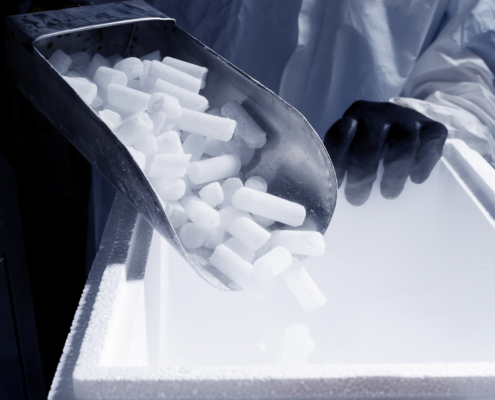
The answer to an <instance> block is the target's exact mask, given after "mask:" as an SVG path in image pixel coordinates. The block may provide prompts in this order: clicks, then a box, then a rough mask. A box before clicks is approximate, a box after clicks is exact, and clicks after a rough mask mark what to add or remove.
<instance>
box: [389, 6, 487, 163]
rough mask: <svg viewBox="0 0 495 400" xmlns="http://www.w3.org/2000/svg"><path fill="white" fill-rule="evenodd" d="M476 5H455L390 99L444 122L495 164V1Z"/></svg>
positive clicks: (454, 133)
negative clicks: (440, 28) (399, 94)
mask: <svg viewBox="0 0 495 400" xmlns="http://www.w3.org/2000/svg"><path fill="white" fill-rule="evenodd" d="M473 3H474V4H472V5H471V6H470V7H467V8H465V9H463V10H461V9H460V7H459V6H458V4H457V2H454V3H452V6H451V7H450V9H449V12H451V13H452V14H454V15H453V16H452V18H450V19H449V22H448V23H447V24H446V25H445V26H444V27H443V29H442V30H441V32H440V33H439V35H438V36H437V38H436V40H434V41H433V43H432V44H431V45H430V46H429V47H428V48H427V49H426V50H425V51H424V53H423V54H422V55H421V56H420V57H419V58H418V60H417V62H416V65H415V67H414V69H413V71H412V73H411V75H410V76H409V78H408V80H407V82H406V84H405V87H404V89H403V91H402V93H401V96H400V97H393V98H392V99H390V101H391V102H393V103H395V104H398V105H402V106H406V107H409V108H412V109H415V110H416V111H419V112H421V113H422V114H424V115H426V116H427V117H429V118H431V119H433V120H436V121H439V122H441V123H443V124H444V125H445V126H446V127H447V129H448V131H449V137H452V138H457V139H462V140H463V141H465V142H466V143H467V145H468V146H469V147H471V148H472V149H474V150H476V151H478V152H479V153H480V154H481V155H482V156H483V157H484V158H485V159H486V160H487V161H488V162H489V163H490V164H492V165H493V166H495V94H494V92H495V91H494V74H493V71H495V56H494V54H495V2H493V1H485V0H481V1H476V2H473ZM465 4H466V3H464V5H465Z"/></svg>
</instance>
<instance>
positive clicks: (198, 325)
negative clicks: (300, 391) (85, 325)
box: [100, 160, 495, 367]
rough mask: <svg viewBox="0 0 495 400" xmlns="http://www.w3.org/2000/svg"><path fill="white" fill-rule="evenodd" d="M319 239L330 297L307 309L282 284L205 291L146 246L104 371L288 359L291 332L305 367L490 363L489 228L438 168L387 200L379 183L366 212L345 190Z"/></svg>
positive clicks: (314, 266)
mask: <svg viewBox="0 0 495 400" xmlns="http://www.w3.org/2000/svg"><path fill="white" fill-rule="evenodd" d="M155 236H156V235H155ZM153 240H155V241H157V240H159V239H156V238H155V237H154V239H153ZM325 241H326V245H327V251H326V254H325V255H324V256H321V257H311V258H309V259H308V260H306V261H305V263H304V265H305V266H306V268H307V270H308V272H309V273H310V275H311V276H312V277H313V279H314V280H315V281H316V282H317V284H318V286H319V287H320V289H321V290H322V292H323V294H324V295H325V296H326V298H327V304H326V305H325V306H324V307H322V308H321V309H319V310H317V311H314V312H307V311H305V310H304V309H303V308H302V307H301V306H300V304H299V303H298V302H297V301H296V299H295V298H294V297H293V295H292V294H291V293H290V291H289V290H288V289H287V287H286V286H284V284H283V282H282V281H280V282H278V283H277V285H276V287H275V290H273V292H272V293H271V294H270V295H269V296H268V297H266V298H265V299H263V300H261V301H257V300H255V299H254V298H252V297H250V296H249V295H248V294H247V293H245V292H242V291H241V292H224V291H220V290H217V289H215V288H213V287H210V286H209V285H207V284H206V283H205V282H204V281H203V280H202V279H201V278H199V277H198V276H197V275H196V274H195V273H194V272H193V271H192V270H191V269H190V268H189V267H188V266H187V265H186V263H185V262H184V261H183V259H182V258H181V257H180V256H179V255H178V254H177V253H176V252H175V251H174V250H173V249H172V248H170V247H169V246H168V245H167V244H163V243H162V247H161V248H160V246H158V247H156V246H157V245H156V243H158V242H156V243H155V247H154V245H153V242H152V243H151V246H150V249H151V251H150V255H149V256H148V261H147V265H146V267H143V268H144V269H143V275H142V279H141V288H140V289H135V288H134V289H132V288H131V286H132V285H135V284H136V282H138V281H137V280H133V281H130V280H128V281H127V282H126V284H127V285H128V286H127V288H128V289H126V290H128V292H127V293H134V294H129V297H127V299H125V296H123V297H121V298H120V299H119V300H117V301H116V305H115V307H116V308H115V310H117V311H115V310H114V313H119V315H120V316H121V317H120V320H117V319H115V318H114V317H112V318H113V319H112V320H111V323H110V326H111V329H110V330H109V333H108V334H107V339H106V343H107V349H106V350H105V354H106V355H105V357H104V360H100V362H101V366H114V367H116V366H139V365H141V366H144V365H151V366H177V365H180V366H188V365H256V364H278V363H283V362H287V359H288V358H287V357H286V356H287V351H289V352H290V351H295V352H296V353H297V349H292V350H291V349H290V348H289V349H288V348H287V346H286V344H287V342H286V341H285V340H286V335H287V328H288V327H290V326H294V324H303V325H304V326H306V327H307V330H308V331H309V337H310V339H311V340H312V341H313V343H314V348H313V349H310V350H309V352H308V353H307V354H306V355H305V357H303V358H304V360H303V361H300V362H306V363H309V364H333V363H337V364H353V363H432V362H493V361H495V347H494V346H493V337H494V336H495V308H494V307H493V304H494V302H495V290H493V287H494V286H495V251H494V250H493V243H494V242H495V226H494V223H493V220H492V219H490V218H489V217H488V216H487V214H486V212H485V211H484V210H483V208H482V207H480V205H479V204H478V203H477V201H476V199H475V198H473V196H472V195H470V193H469V191H468V190H466V188H465V186H464V185H463V184H462V183H461V181H459V180H458V179H457V177H456V174H455V172H453V171H452V170H451V169H450V168H449V166H448V164H446V163H445V162H444V161H443V160H441V161H440V162H439V163H438V165H437V166H436V167H435V169H434V171H433V173H432V175H431V176H430V178H429V179H428V180H427V181H426V182H425V183H424V184H422V185H415V184H412V183H411V182H408V183H407V184H406V187H405V189H404V192H403V193H402V194H401V196H400V197H399V198H397V199H395V200H392V201H391V200H386V199H384V198H382V197H381V195H380V193H379V185H378V184H377V183H376V182H375V186H374V188H373V192H372V194H371V197H370V199H369V200H368V202H367V203H366V204H365V205H363V206H361V207H354V206H351V205H350V204H349V203H347V201H346V200H345V197H344V194H343V190H341V191H340V193H339V201H338V204H337V208H336V211H335V215H334V218H333V220H332V223H331V224H330V227H329V229H328V231H327V233H326V235H325ZM144 270H146V271H145V273H144ZM129 285H130V286H129ZM133 290H134V292H133ZM140 290H141V292H139V291H140ZM133 296H134V297H133ZM133 299H134V300H133ZM136 299H137V300H136ZM139 299H140V300H139ZM130 304H132V305H133V307H134V308H133V309H134V310H135V311H134V312H133V313H132V312H129V310H130V308H129V307H130ZM137 304H141V305H140V306H138V305H137ZM119 310H120V311H119ZM116 321H117V322H116ZM130 327H131V328H130ZM124 331H125V332H127V333H126V334H127V336H128V340H127V345H126V346H122V345H119V344H116V343H117V342H118V340H116V339H117V338H118V337H119V336H121V335H122V332H124ZM111 332H113V333H111ZM129 332H134V333H129ZM112 335H114V336H112ZM284 341H285V342H284ZM112 346H113V347H112ZM112 349H113V350H112ZM112 354H114V355H115V356H112ZM124 359H125V361H123V360H124ZM292 359H294V358H292ZM289 360H290V357H289ZM289 362H290V361H289Z"/></svg>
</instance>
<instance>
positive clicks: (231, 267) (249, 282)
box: [210, 244, 273, 300]
mask: <svg viewBox="0 0 495 400" xmlns="http://www.w3.org/2000/svg"><path fill="white" fill-rule="evenodd" d="M210 264H211V265H213V266H214V267H215V268H216V269H218V270H219V271H220V272H222V273H223V274H224V275H226V276H227V277H228V278H230V279H231V280H232V281H234V282H235V283H237V284H238V285H239V286H240V287H241V288H243V289H244V290H245V291H246V292H248V293H249V294H250V295H252V296H253V297H254V298H256V299H258V300H261V299H262V298H263V297H265V296H266V295H267V294H268V293H269V292H270V291H271V289H272V287H273V286H271V285H266V284H263V283H261V282H258V281H257V280H256V278H255V277H254V275H253V266H252V265H251V264H250V263H248V262H247V261H246V260H244V259H243V258H242V257H241V256H239V255H238V254H237V253H236V252H235V251H233V250H231V249H230V248H229V247H227V246H226V245H224V244H221V245H219V246H217V248H216V249H215V251H214V252H213V254H212V256H211V257H210Z"/></svg>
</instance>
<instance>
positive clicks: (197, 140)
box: [182, 133, 206, 162]
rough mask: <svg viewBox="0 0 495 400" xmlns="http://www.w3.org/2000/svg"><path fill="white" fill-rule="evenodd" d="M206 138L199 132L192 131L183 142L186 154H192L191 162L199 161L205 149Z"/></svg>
mask: <svg viewBox="0 0 495 400" xmlns="http://www.w3.org/2000/svg"><path fill="white" fill-rule="evenodd" d="M205 142H206V139H205V137H204V136H202V135H199V134H197V133H191V134H190V135H189V136H188V137H187V138H186V139H185V140H184V143H182V148H183V150H184V154H190V155H191V160H190V162H195V161H198V160H199V159H200V158H201V156H202V155H203V152H204V150H205Z"/></svg>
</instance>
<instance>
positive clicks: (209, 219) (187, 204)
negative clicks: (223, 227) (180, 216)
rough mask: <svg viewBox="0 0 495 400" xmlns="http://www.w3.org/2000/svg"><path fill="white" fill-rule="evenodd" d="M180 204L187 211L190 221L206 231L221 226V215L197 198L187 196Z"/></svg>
mask: <svg viewBox="0 0 495 400" xmlns="http://www.w3.org/2000/svg"><path fill="white" fill-rule="evenodd" d="M180 203H181V204H182V207H184V209H185V210H186V213H187V215H188V217H189V219H190V220H191V221H192V222H194V223H195V224H196V225H198V226H199V227H200V228H201V229H204V230H205V231H210V230H212V229H215V228H218V227H219V226H220V215H219V214H218V212H217V211H216V210H214V209H213V208H212V207H210V206H209V205H208V204H206V203H205V202H204V201H203V200H201V199H199V198H198V197H196V196H185V197H183V198H182V199H181V201H180Z"/></svg>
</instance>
